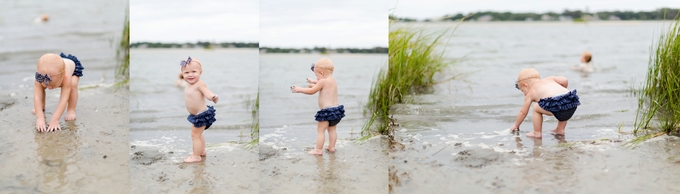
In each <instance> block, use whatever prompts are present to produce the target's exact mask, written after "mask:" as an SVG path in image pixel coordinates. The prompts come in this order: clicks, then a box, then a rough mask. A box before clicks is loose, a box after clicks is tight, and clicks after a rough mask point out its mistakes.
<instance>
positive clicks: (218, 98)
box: [211, 94, 220, 104]
mask: <svg viewBox="0 0 680 194" xmlns="http://www.w3.org/2000/svg"><path fill="white" fill-rule="evenodd" d="M211 100H212V101H213V102H214V103H215V104H217V101H218V100H220V97H217V94H215V96H213V97H212V99H211Z"/></svg>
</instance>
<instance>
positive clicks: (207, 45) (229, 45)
mask: <svg viewBox="0 0 680 194" xmlns="http://www.w3.org/2000/svg"><path fill="white" fill-rule="evenodd" d="M234 48H237V49H238V48H257V49H259V50H260V53H321V54H327V53H379V54H387V47H372V48H326V47H314V48H279V47H260V44H259V43H257V42H255V43H243V42H224V43H213V42H200V41H199V42H197V43H163V42H135V43H132V44H130V49H205V50H213V49H234Z"/></svg>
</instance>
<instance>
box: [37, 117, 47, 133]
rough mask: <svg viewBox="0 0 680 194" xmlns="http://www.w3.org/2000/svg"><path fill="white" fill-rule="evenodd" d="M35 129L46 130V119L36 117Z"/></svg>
mask: <svg viewBox="0 0 680 194" xmlns="http://www.w3.org/2000/svg"><path fill="white" fill-rule="evenodd" d="M35 129H36V130H38V131H40V132H45V131H46V130H47V128H45V119H42V118H40V119H36V121H35Z"/></svg>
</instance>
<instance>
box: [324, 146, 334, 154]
mask: <svg viewBox="0 0 680 194" xmlns="http://www.w3.org/2000/svg"><path fill="white" fill-rule="evenodd" d="M326 150H328V152H330V153H335V148H331V147H328V148H326Z"/></svg>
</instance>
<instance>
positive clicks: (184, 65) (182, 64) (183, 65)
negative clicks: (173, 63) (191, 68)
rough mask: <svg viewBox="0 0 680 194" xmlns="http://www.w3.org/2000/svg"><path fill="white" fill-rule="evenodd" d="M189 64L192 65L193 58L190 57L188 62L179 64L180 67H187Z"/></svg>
mask: <svg viewBox="0 0 680 194" xmlns="http://www.w3.org/2000/svg"><path fill="white" fill-rule="evenodd" d="M189 63H191V57H189V58H188V59H187V60H186V61H184V60H183V61H182V62H181V63H179V65H181V66H182V67H186V66H187V65H188V64H189Z"/></svg>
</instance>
